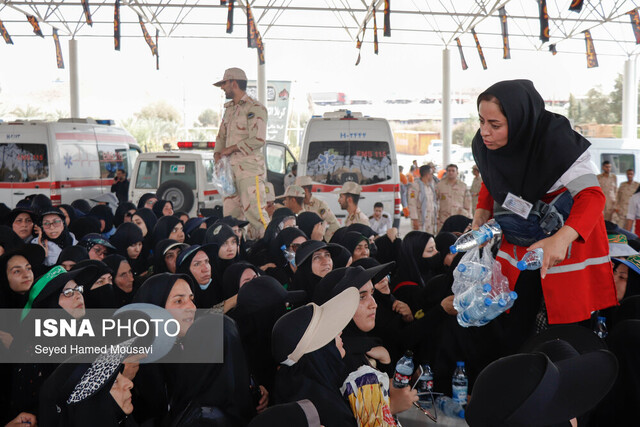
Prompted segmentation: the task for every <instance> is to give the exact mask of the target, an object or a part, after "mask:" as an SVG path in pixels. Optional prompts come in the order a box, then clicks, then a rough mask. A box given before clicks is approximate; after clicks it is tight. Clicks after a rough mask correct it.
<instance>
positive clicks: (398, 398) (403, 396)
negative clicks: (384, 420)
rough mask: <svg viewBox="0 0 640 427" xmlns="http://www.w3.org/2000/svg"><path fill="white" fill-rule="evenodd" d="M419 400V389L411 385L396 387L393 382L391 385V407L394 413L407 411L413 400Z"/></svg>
mask: <svg viewBox="0 0 640 427" xmlns="http://www.w3.org/2000/svg"><path fill="white" fill-rule="evenodd" d="M417 401H418V391H417V390H412V389H411V387H409V386H407V387H403V388H395V387H394V386H393V384H392V385H391V387H389V409H390V410H391V413H392V414H397V413H398V412H402V411H406V410H407V409H409V408H411V405H413V402H417Z"/></svg>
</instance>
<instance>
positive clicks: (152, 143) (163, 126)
mask: <svg viewBox="0 0 640 427" xmlns="http://www.w3.org/2000/svg"><path fill="white" fill-rule="evenodd" d="M181 123H182V120H181V118H180V113H178V110H177V109H175V108H174V107H173V106H171V105H169V104H168V103H167V102H165V101H160V102H156V103H153V104H150V105H147V106H146V107H144V108H142V110H140V111H139V112H138V113H136V114H134V117H130V118H128V119H126V120H124V121H123V122H122V126H123V127H124V128H125V129H127V130H128V131H129V133H131V135H133V137H134V138H135V139H136V140H137V141H138V144H140V146H142V147H143V149H144V151H162V150H163V149H164V145H165V144H170V145H172V146H175V143H176V141H177V140H178V137H179V135H180V124H181Z"/></svg>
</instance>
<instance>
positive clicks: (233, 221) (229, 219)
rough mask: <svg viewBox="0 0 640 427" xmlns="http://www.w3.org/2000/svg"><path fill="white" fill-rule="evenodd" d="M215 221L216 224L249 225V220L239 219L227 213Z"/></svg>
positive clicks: (230, 225)
mask: <svg viewBox="0 0 640 427" xmlns="http://www.w3.org/2000/svg"><path fill="white" fill-rule="evenodd" d="M216 222H217V223H218V224H227V225H228V226H229V227H235V226H236V225H237V226H238V227H240V228H242V227H246V226H247V225H249V221H241V220H239V219H237V218H234V217H232V216H231V215H227V216H225V217H224V218H221V219H219V220H218V221H216Z"/></svg>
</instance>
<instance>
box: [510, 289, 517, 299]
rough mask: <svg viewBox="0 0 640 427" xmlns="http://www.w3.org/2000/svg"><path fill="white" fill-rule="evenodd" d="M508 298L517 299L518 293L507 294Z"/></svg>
mask: <svg viewBox="0 0 640 427" xmlns="http://www.w3.org/2000/svg"><path fill="white" fill-rule="evenodd" d="M509 298H511V299H518V293H517V292H516V291H511V292H509Z"/></svg>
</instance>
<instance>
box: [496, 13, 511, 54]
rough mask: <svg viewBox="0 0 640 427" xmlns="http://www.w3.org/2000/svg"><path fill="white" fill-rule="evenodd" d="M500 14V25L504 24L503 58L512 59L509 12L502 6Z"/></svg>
mask: <svg viewBox="0 0 640 427" xmlns="http://www.w3.org/2000/svg"><path fill="white" fill-rule="evenodd" d="M498 12H499V13H500V23H501V24H502V58H503V59H511V49H509V30H508V28H507V11H506V10H505V9H504V6H502V7H501V8H500V9H498Z"/></svg>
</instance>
